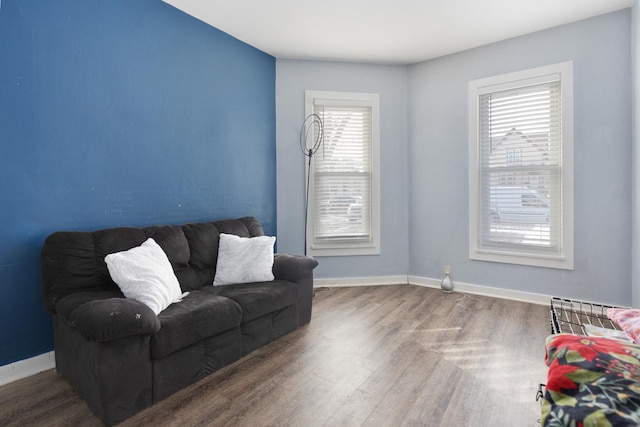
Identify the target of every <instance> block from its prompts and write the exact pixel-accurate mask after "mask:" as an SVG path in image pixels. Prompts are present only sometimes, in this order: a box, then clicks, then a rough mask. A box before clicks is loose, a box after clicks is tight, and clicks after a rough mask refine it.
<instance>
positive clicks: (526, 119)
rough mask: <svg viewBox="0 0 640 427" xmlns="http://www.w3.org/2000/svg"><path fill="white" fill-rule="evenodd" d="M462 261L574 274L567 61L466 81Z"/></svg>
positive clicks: (570, 72)
mask: <svg viewBox="0 0 640 427" xmlns="http://www.w3.org/2000/svg"><path fill="white" fill-rule="evenodd" d="M469 150H470V160H469V165H470V166H469V257H470V258H471V259H476V260H483V261H495V262H505V263H513V264H524V265H534V266H541V267H552V268H562V269H573V66H572V63H571V62H565V63H561V64H556V65H551V66H547V67H541V68H536V69H531V70H526V71H521V72H516V73H511V74H506V75H501V76H496V77H489V78H485V79H479V80H474V81H471V82H469Z"/></svg>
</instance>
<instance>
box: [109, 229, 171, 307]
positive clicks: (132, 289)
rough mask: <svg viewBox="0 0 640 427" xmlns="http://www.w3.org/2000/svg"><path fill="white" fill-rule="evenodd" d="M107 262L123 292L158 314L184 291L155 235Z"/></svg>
mask: <svg viewBox="0 0 640 427" xmlns="http://www.w3.org/2000/svg"><path fill="white" fill-rule="evenodd" d="M105 262H106V263H107V268H108V270H109V274H110V275H111V277H112V279H113V281H114V282H116V284H117V285H118V287H119V288H120V290H121V291H122V293H123V294H124V295H125V296H126V297H127V298H131V299H134V300H137V301H140V302H141V303H143V304H146V305H147V306H148V307H149V308H150V309H151V310H153V312H154V313H155V314H158V313H160V312H161V311H162V310H164V309H165V308H167V307H168V306H169V304H171V303H172V302H173V301H175V300H177V299H178V298H179V297H180V295H181V294H182V291H181V290H180V284H179V283H178V278H177V277H176V275H175V273H174V272H173V268H172V267H171V263H170V261H169V259H168V258H167V255H166V254H165V252H164V251H163V250H162V248H161V247H160V246H159V245H158V244H157V243H156V241H155V240H153V239H152V238H148V239H147V240H146V241H145V242H144V243H142V245H140V246H136V247H134V248H131V249H129V250H126V251H121V252H116V253H112V254H109V255H107V256H105Z"/></svg>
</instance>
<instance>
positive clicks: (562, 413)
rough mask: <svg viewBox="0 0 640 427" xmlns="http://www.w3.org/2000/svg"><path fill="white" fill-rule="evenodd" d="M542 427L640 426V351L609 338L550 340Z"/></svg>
mask: <svg viewBox="0 0 640 427" xmlns="http://www.w3.org/2000/svg"><path fill="white" fill-rule="evenodd" d="M546 346H547V354H546V356H545V361H546V363H547V365H548V366H549V374H548V379H547V384H546V391H545V393H544V398H543V401H542V418H541V425H543V426H573V427H580V426H585V427H588V426H598V427H599V426H637V425H640V346H639V345H636V344H632V343H624V342H621V341H616V340H612V339H607V338H596V337H587V336H580V335H570V334H558V335H551V336H550V337H548V338H547V343H546Z"/></svg>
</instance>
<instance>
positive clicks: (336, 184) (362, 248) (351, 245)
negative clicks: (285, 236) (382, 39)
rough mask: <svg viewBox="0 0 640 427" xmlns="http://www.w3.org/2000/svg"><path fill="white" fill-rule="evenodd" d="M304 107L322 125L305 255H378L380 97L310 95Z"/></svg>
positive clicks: (367, 95) (314, 92)
mask: <svg viewBox="0 0 640 427" xmlns="http://www.w3.org/2000/svg"><path fill="white" fill-rule="evenodd" d="M305 104H306V108H305V110H306V111H305V113H306V115H309V114H317V115H318V116H319V117H320V118H321V119H322V122H323V125H324V142H323V144H322V146H321V147H320V149H319V150H318V151H317V152H316V154H315V155H314V156H313V159H312V165H311V169H310V171H307V173H310V174H311V176H310V186H309V216H308V221H309V224H308V227H307V253H309V254H310V255H315V256H322V255H331V256H335V255H374V254H379V253H380V237H379V236H380V204H379V154H378V153H379V147H378V146H379V136H378V134H379V133H378V126H379V125H378V121H379V96H378V95H377V94H368V93H348V92H316V91H307V92H305ZM316 131H317V129H316Z"/></svg>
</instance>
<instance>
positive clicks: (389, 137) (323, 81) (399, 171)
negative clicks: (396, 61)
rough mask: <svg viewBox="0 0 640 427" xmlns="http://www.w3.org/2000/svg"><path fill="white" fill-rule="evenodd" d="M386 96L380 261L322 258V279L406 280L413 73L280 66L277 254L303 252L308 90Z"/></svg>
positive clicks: (312, 64)
mask: <svg viewBox="0 0 640 427" xmlns="http://www.w3.org/2000/svg"><path fill="white" fill-rule="evenodd" d="M305 90H327V91H347V92H373V93H379V94H380V117H381V120H380V122H381V123H380V158H381V162H380V163H381V165H380V168H381V172H380V173H381V183H380V184H381V185H380V187H381V189H380V193H381V194H380V197H381V223H380V224H381V227H380V228H381V234H382V236H381V242H382V253H381V255H375V256H358V257H321V258H319V261H320V265H319V266H318V268H317V269H316V270H315V276H316V277H318V278H341V277H376V276H393V275H398V274H402V275H406V274H407V270H408V266H409V238H408V229H409V227H408V206H409V203H408V199H407V192H408V183H407V178H408V171H407V168H408V157H407V154H408V138H407V117H408V115H407V67H405V66H388V65H365V64H355V63H340V62H319V61H299V60H280V59H279V60H277V61H276V117H277V119H276V129H277V130H276V140H277V161H278V165H277V175H278V178H277V188H278V252H282V253H303V252H304V194H305V157H304V156H303V155H302V152H301V150H300V148H299V133H300V127H301V126H302V122H303V120H304V91H305Z"/></svg>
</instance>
